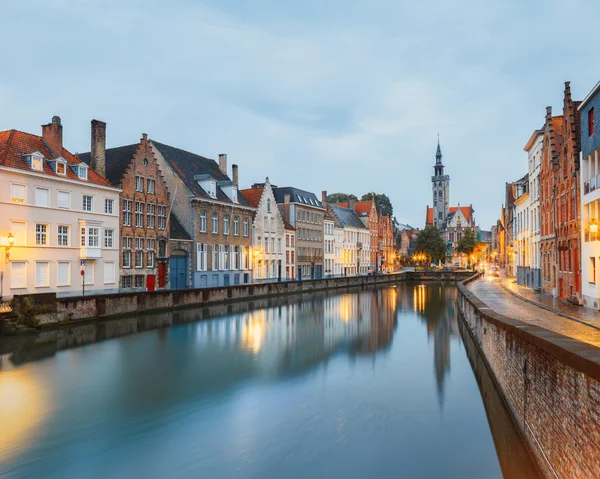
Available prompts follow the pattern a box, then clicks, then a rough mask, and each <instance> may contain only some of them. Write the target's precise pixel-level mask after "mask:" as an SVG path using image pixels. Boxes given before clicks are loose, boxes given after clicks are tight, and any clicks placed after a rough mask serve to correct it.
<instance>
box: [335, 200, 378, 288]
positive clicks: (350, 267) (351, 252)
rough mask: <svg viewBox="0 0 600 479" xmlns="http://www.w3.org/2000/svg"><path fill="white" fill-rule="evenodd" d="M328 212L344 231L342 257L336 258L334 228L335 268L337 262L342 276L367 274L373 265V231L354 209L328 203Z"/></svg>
mask: <svg viewBox="0 0 600 479" xmlns="http://www.w3.org/2000/svg"><path fill="white" fill-rule="evenodd" d="M328 212H329V214H330V215H331V216H332V217H333V218H334V220H335V221H336V225H337V226H338V227H340V228H341V229H342V232H343V240H342V243H341V251H340V257H338V258H336V257H335V256H336V255H335V248H336V246H337V243H336V241H335V239H336V232H335V229H334V268H335V264H338V265H339V268H340V274H341V276H351V275H357V274H367V273H368V272H369V268H370V265H371V258H370V256H371V254H370V251H371V232H370V231H369V229H368V228H367V227H366V226H365V225H364V223H363V222H362V221H361V220H360V218H359V217H358V216H357V215H356V213H355V212H354V210H351V209H349V208H343V207H341V206H337V205H328Z"/></svg>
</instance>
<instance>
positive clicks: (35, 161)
mask: <svg viewBox="0 0 600 479" xmlns="http://www.w3.org/2000/svg"><path fill="white" fill-rule="evenodd" d="M30 161H31V168H32V169H34V170H37V171H42V170H43V169H44V166H43V164H44V159H43V158H42V157H41V156H38V155H31V156H30Z"/></svg>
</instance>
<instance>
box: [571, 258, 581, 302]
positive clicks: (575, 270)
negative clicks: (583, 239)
mask: <svg viewBox="0 0 600 479" xmlns="http://www.w3.org/2000/svg"><path fill="white" fill-rule="evenodd" d="M578 253H579V251H578V250H577V249H575V248H574V249H573V263H572V264H573V266H572V268H573V273H574V276H575V292H576V293H579V292H580V291H581V289H580V285H579V254H578Z"/></svg>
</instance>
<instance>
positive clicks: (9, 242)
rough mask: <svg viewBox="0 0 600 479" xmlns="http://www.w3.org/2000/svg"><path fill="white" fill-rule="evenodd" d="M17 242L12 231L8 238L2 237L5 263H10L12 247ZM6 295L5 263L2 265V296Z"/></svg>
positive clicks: (0, 283)
mask: <svg viewBox="0 0 600 479" xmlns="http://www.w3.org/2000/svg"><path fill="white" fill-rule="evenodd" d="M14 244H15V237H14V236H13V234H12V233H8V235H7V236H6V238H2V246H4V248H5V254H4V262H3V263H4V264H8V261H9V259H10V249H11V248H12V247H13V245H14ZM3 296H4V265H2V269H1V270H0V298H2V297H3Z"/></svg>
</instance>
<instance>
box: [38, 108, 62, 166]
mask: <svg viewBox="0 0 600 479" xmlns="http://www.w3.org/2000/svg"><path fill="white" fill-rule="evenodd" d="M62 129H63V127H62V124H61V123H60V116H53V117H52V123H48V124H47V125H42V139H43V140H44V141H45V142H46V145H48V148H50V149H51V150H52V153H54V156H55V157H57V158H58V157H59V156H62V149H63V141H62V140H63V137H62Z"/></svg>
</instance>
